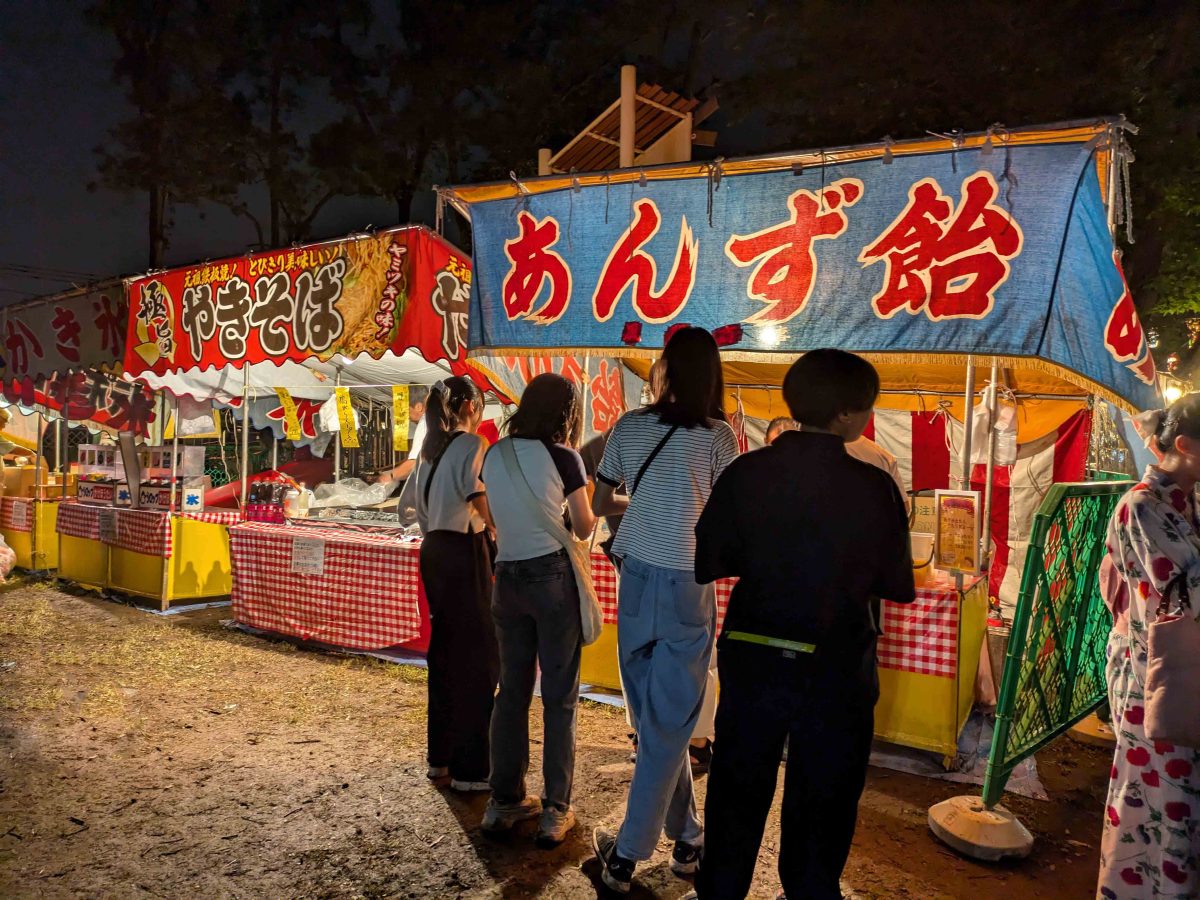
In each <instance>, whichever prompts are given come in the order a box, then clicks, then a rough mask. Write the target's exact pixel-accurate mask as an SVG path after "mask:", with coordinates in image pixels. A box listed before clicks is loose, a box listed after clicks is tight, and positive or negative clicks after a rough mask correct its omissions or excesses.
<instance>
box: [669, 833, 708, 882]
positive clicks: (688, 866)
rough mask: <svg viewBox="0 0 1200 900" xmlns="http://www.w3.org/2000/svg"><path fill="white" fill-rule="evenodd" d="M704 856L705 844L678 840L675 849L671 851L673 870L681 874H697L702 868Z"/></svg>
mask: <svg viewBox="0 0 1200 900" xmlns="http://www.w3.org/2000/svg"><path fill="white" fill-rule="evenodd" d="M703 856H704V845H703V844H689V843H688V842H687V841H676V842H675V849H674V850H672V851H671V871H672V872H674V873H675V874H676V875H679V876H685V875H695V874H696V872H697V871H698V870H699V868H700V858H701V857H703Z"/></svg>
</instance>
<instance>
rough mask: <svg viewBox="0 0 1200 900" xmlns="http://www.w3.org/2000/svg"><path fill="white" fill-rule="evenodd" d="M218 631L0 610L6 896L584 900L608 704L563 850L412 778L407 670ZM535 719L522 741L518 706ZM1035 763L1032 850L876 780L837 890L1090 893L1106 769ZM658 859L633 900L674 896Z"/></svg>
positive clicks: (77, 608)
mask: <svg viewBox="0 0 1200 900" xmlns="http://www.w3.org/2000/svg"><path fill="white" fill-rule="evenodd" d="M228 615H229V610H228V609H217V610H207V611H204V612H199V613H192V614H187V615H182V616H175V617H171V618H159V617H155V616H151V615H148V614H146V613H144V612H140V611H137V610H134V609H131V608H128V607H124V606H121V605H118V604H114V603H110V602H107V601H104V600H99V599H86V598H80V597H76V596H70V595H67V594H63V593H60V592H58V591H56V590H54V589H52V588H51V587H49V586H46V585H40V584H32V585H15V586H12V587H10V588H8V589H6V590H5V592H4V593H3V594H0V896H3V897H60V896H63V897H65V896H87V897H100V896H104V897H126V896H129V897H137V896H147V895H149V896H168V897H180V896H191V897H214V896H219V897H300V896H305V897H360V896H361V897H407V898H427V897H553V898H567V897H571V898H575V897H589V896H596V894H597V888H596V883H595V881H594V880H593V878H594V876H595V868H594V864H593V863H591V862H590V858H591V851H590V848H589V844H588V838H587V834H588V832H589V831H590V828H591V827H592V826H593V825H595V824H597V823H602V822H608V823H614V824H615V823H617V822H619V821H620V818H621V814H622V809H623V801H624V797H625V792H626V789H627V787H628V783H629V778H630V775H631V773H632V766H631V765H630V764H629V763H628V758H627V752H628V747H627V743H626V740H625V731H626V729H625V722H624V719H623V717H622V715H621V713H620V712H619V711H617V710H613V709H611V708H607V707H603V706H600V705H597V704H590V703H589V704H585V707H584V708H583V709H582V711H581V714H580V727H579V754H578V759H577V763H576V804H577V812H578V816H579V819H580V822H581V828H580V829H579V830H578V831H577V833H576V834H575V835H574V837H573V838H572V839H570V840H568V841H567V842H566V844H564V845H563V846H562V847H560V848H558V849H557V850H553V851H543V850H538V849H536V848H534V846H533V843H532V839H531V837H532V836H531V835H529V834H524V833H521V834H519V835H517V836H515V837H514V838H513V839H512V840H511V841H509V842H504V843H498V842H496V841H493V840H489V839H488V838H485V837H483V836H482V835H481V834H480V832H479V829H478V822H479V818H480V816H481V814H482V812H483V806H484V803H485V798H484V797H482V796H475V797H471V798H463V797H461V796H458V795H454V794H452V793H450V792H448V791H439V790H437V789H436V788H434V787H432V786H431V785H430V784H429V783H428V782H427V781H426V779H425V777H424V768H425V767H424V765H423V750H424V727H425V686H424V671H423V670H421V669H417V668H413V667H408V666H399V665H394V664H389V663H382V662H377V661H374V660H369V659H361V658H346V657H338V656H333V655H328V654H320V653H313V652H307V651H303V650H297V649H295V648H294V647H292V646H290V645H288V644H284V643H273V642H268V641H264V640H260V639H257V638H254V637H250V636H248V635H245V634H242V633H240V632H236V631H231V630H229V629H228V628H225V627H222V625H221V619H223V618H227V617H228ZM533 719H534V731H533V734H534V735H535V739H536V738H537V737H538V736H540V724H539V721H540V715H539V714H538V713H537V707H536V703H535V712H534V716H533ZM533 752H534V756H535V768H536V766H537V759H539V758H540V752H539V750H538V747H537V745H536V741H535V746H534V749H533ZM1039 763H1040V767H1041V774H1042V779H1043V781H1044V782H1045V784H1046V787H1047V790H1048V791H1049V793H1050V795H1051V798H1052V799H1051V801H1050V802H1049V803H1043V802H1036V801H1027V800H1023V799H1021V798H1012V797H1010V798H1008V800H1007V801H1006V802H1007V803H1008V805H1009V806H1010V807H1011V808H1013V809H1014V810H1015V811H1016V812H1017V813H1018V815H1020V817H1021V818H1022V820H1023V821H1024V822H1025V823H1026V824H1027V825H1028V826H1029V827H1030V828H1031V830H1033V831H1034V833H1035V835H1036V837H1037V845H1036V849H1035V852H1034V856H1033V857H1032V858H1031V859H1029V860H1026V861H1024V862H1021V863H1019V864H1016V865H1006V866H983V865H979V864H976V863H973V862H969V861H967V860H964V859H962V858H960V857H957V856H955V855H954V854H953V853H951V852H950V851H949V850H947V849H945V848H944V847H942V846H941V845H939V844H938V843H937V842H936V841H935V840H934V839H933V838H932V837H931V836H930V834H929V832H928V830H927V828H926V825H925V819H926V811H927V809H928V807H929V806H930V805H931V804H933V803H935V802H937V801H939V800H941V799H944V798H946V797H950V796H953V795H955V794H958V793H963V792H964V789H963V787H962V786H956V785H952V784H945V783H942V782H938V781H933V780H928V779H923V778H918V777H915V776H909V775H901V774H898V773H894V772H889V771H885V770H877V769H872V771H871V775H870V780H869V783H868V788H867V792H866V795H865V796H864V798H863V802H862V806H861V810H860V819H859V822H860V824H859V829H858V836H857V838H856V840H855V844H854V851H853V854H852V856H851V858H850V864H849V866H848V868H847V870H846V878H845V886H846V889H847V892H848V893H849V894H850V895H851V896H854V897H861V898H922V900H924V898H940V897H969V898H972V900H984V898H989V897H1023V898H1024V897H1081V898H1082V897H1088V896H1091V895H1092V892H1093V890H1094V883H1095V872H1096V860H1097V851H1096V845H1097V838H1098V833H1099V829H1100V821H1101V810H1102V808H1103V802H1102V801H1103V790H1104V785H1105V780H1106V777H1107V774H1106V773H1107V770H1108V761H1107V759H1106V758H1105V754H1104V753H1103V752H1100V751H1093V750H1089V749H1085V748H1081V747H1078V746H1076V745H1074V744H1072V743H1071V742H1070V741H1067V740H1062V741H1059V742H1058V743H1057V744H1055V745H1054V746H1052V747H1051V748H1050V749H1049V750H1048V751H1046V752H1045V753H1043V754H1042V755H1041V757H1040V758H1039ZM699 785H700V788H699V789H700V791H701V793H703V780H701V781H700V782H699ZM531 786H532V788H533V789H534V790H536V789H537V779H536V777H535V778H534V780H533V784H532V785H531ZM777 813H778V798H776V809H775V813H774V814H773V815H777ZM813 814H814V815H820V810H813ZM777 841H778V828H777V824H776V823H775V822H773V823H772V825H770V826H768V832H767V837H766V841H765V844H764V847H763V850H762V853H761V856H760V858H759V868H758V872H757V876H756V884H755V892H754V896H756V897H774V896H775V891H776V888H777V883H776V879H775V877H774V866H775V862H776V846H777ZM668 854H669V847H668V845H667V844H666V843H663V844H662V845H660V847H659V853H658V855H656V856H655V858H654V859H653V860H652V861H651V862H650V863H649V864H647V865H645V866H642V867H640V868H639V870H638V873H637V875H636V877H635V880H634V891H633V895H632V896H634V897H641V898H648V897H661V898H674V897H678V896H679V895H680V894H682V893H683V892H684V891H685V890H687V889H688V887H689V886H688V885H687V883H685V882H683V881H680V880H678V879H676V878H675V877H674V876H672V874H671V873H670V870H669V869H668V866H667V862H668Z"/></svg>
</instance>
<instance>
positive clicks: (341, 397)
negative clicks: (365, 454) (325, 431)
mask: <svg viewBox="0 0 1200 900" xmlns="http://www.w3.org/2000/svg"><path fill="white" fill-rule="evenodd" d="M333 392H334V395H335V396H336V397H337V414H338V425H339V427H340V428H341V429H342V446H343V447H346V448H347V449H350V450H357V449H358V422H357V420H356V419H355V418H354V406H353V405H352V404H351V403H350V388H344V387H340V388H334V389H333Z"/></svg>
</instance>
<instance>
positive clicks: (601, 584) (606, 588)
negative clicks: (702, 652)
mask: <svg viewBox="0 0 1200 900" xmlns="http://www.w3.org/2000/svg"><path fill="white" fill-rule="evenodd" d="M592 583H593V584H594V585H595V586H596V598H597V599H598V600H599V601H600V612H601V613H602V614H603V617H604V624H605V625H615V624H617V570H616V569H614V568H613V565H612V563H610V562H609V561H608V557H607V556H605V555H604V553H603V551H600V550H593V551H592ZM735 584H737V579H736V578H725V579H722V580H721V581H718V582H717V634H720V633H721V625H722V624H724V622H725V610H726V609H727V608H728V607H729V594H730V593H731V592H732V591H733V586H734V585H735Z"/></svg>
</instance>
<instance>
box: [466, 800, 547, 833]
mask: <svg viewBox="0 0 1200 900" xmlns="http://www.w3.org/2000/svg"><path fill="white" fill-rule="evenodd" d="M541 811H542V801H541V800H539V799H538V798H537V797H526V798H525V799H524V800H519V801H518V802H516V803H497V802H496V798H495V797H493V798H492V799H491V800H489V801H488V805H487V809H485V810H484V811H483V821H482V822H480V823H479V827H480V828H481V829H482V830H483V831H485V832H487V833H488V834H504V833H505V832H507V831H511V830H512V827H513V826H514V825H516V824H517V823H518V822H526V821H528V820H529V819H536V818H537V817H538V813H540V812H541Z"/></svg>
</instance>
